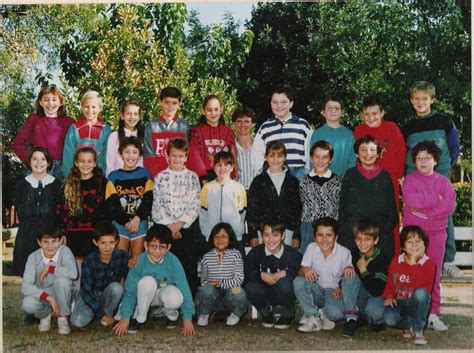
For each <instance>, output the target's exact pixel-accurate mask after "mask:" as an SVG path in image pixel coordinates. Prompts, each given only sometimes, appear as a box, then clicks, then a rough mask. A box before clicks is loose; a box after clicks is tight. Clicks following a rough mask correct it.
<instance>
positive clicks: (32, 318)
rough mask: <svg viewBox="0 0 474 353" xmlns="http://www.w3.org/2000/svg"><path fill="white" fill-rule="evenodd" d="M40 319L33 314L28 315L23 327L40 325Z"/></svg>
mask: <svg viewBox="0 0 474 353" xmlns="http://www.w3.org/2000/svg"><path fill="white" fill-rule="evenodd" d="M39 323H40V319H38V318H37V317H36V316H34V315H33V314H26V316H25V319H24V320H23V326H30V325H38V324H39Z"/></svg>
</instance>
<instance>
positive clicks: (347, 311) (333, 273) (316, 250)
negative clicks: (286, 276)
mask: <svg viewBox="0 0 474 353" xmlns="http://www.w3.org/2000/svg"><path fill="white" fill-rule="evenodd" d="M338 231H339V230H338V224H337V221H336V220H334V219H333V218H330V217H323V218H320V219H318V220H317V221H316V222H314V243H311V244H309V245H308V247H307V248H306V251H305V253H304V255H303V260H302V262H301V269H300V271H299V273H298V274H299V277H296V278H295V280H294V282H293V284H294V287H295V295H296V298H297V299H298V302H299V303H300V305H301V308H302V309H303V315H304V316H303V317H302V318H301V320H300V327H299V328H298V331H300V332H314V331H319V330H321V329H323V330H332V329H333V328H334V327H335V323H334V322H333V321H336V320H340V319H342V318H344V319H345V320H346V322H345V324H344V328H343V331H342V335H343V336H345V337H352V336H354V334H355V330H356V328H357V319H358V314H357V309H356V299H357V280H356V279H355V278H354V277H355V272H354V268H353V267H352V257H351V253H350V252H349V250H348V249H347V248H345V247H343V246H342V245H339V244H338V243H336V241H337V237H338ZM341 280H342V281H341ZM322 308H324V309H323V310H322Z"/></svg>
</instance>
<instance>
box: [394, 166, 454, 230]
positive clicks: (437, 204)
mask: <svg viewBox="0 0 474 353" xmlns="http://www.w3.org/2000/svg"><path fill="white" fill-rule="evenodd" d="M402 194H403V201H404V202H405V207H404V208H403V219H402V223H403V225H404V226H407V225H418V226H420V227H421V228H423V229H424V230H427V231H430V230H431V231H442V230H443V229H446V228H447V226H448V216H450V215H452V214H453V213H454V209H455V207H456V192H455V191H454V189H453V186H452V185H451V182H450V181H449V179H448V178H446V177H445V176H442V175H441V174H438V173H436V172H434V173H433V174H431V175H428V176H424V175H421V174H420V173H418V172H415V173H412V174H409V175H407V176H406V177H405V181H404V183H403V186H402ZM440 196H441V199H440Z"/></svg>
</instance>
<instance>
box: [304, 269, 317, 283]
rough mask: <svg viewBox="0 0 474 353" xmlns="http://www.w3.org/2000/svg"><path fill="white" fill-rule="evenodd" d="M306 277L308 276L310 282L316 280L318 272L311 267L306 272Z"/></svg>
mask: <svg viewBox="0 0 474 353" xmlns="http://www.w3.org/2000/svg"><path fill="white" fill-rule="evenodd" d="M304 278H306V280H307V281H308V282H316V280H317V279H318V274H317V273H316V272H314V270H313V269H309V270H308V271H306V272H305V274H304Z"/></svg>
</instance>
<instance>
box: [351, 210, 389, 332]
mask: <svg viewBox="0 0 474 353" xmlns="http://www.w3.org/2000/svg"><path fill="white" fill-rule="evenodd" d="M379 232H380V228H379V226H378V225H377V223H375V222H373V221H371V220H370V219H363V220H361V221H359V222H358V223H357V224H356V225H355V226H354V239H355V243H356V246H357V249H356V250H355V251H354V252H353V253H352V263H353V265H354V269H355V271H356V273H357V277H356V279H358V280H356V282H357V284H356V285H357V286H358V287H359V291H358V292H359V294H358V296H357V307H358V308H359V313H360V314H362V316H363V317H365V318H366V319H368V321H369V322H370V328H371V329H372V331H374V332H378V331H381V330H383V329H384V322H383V313H384V305H383V298H382V293H383V290H384V288H385V283H386V281H387V270H388V264H389V263H390V259H387V258H385V257H384V256H383V254H382V252H381V251H380V248H379V247H378V246H377V245H378V242H379Z"/></svg>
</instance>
